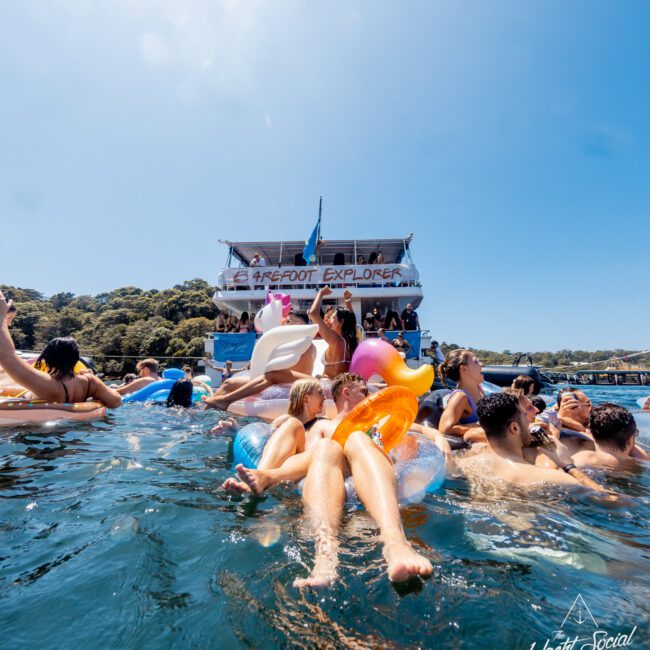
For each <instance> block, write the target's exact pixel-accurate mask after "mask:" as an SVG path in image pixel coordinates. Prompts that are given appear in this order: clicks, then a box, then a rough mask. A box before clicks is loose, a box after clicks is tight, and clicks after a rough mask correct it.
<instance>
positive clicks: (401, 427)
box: [332, 386, 418, 452]
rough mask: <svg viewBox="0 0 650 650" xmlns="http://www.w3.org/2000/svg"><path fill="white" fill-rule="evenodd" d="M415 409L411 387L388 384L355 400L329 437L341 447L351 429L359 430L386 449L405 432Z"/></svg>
mask: <svg viewBox="0 0 650 650" xmlns="http://www.w3.org/2000/svg"><path fill="white" fill-rule="evenodd" d="M417 412H418V400H417V397H415V395H414V393H413V392H412V391H410V390H409V389H408V388H404V387H403V386H389V387H388V388H384V389H383V390H380V391H379V392H378V393H374V394H373V395H370V396H369V397H366V399H364V400H363V402H361V403H360V404H357V405H356V406H355V407H354V408H353V409H352V410H351V411H350V412H349V413H348V414H347V415H346V416H345V418H344V419H343V421H342V422H341V423H340V424H339V426H338V427H336V431H334V435H333V436H332V440H335V441H336V442H338V443H339V444H340V445H341V447H345V443H346V441H347V439H348V437H349V436H350V434H351V433H353V432H354V431H363V432H364V433H367V434H368V435H370V436H371V438H372V439H373V442H375V443H376V444H377V445H378V446H379V447H380V448H381V449H382V450H383V451H384V452H388V451H390V450H391V449H392V448H393V447H395V445H397V444H399V442H400V440H401V439H402V438H403V437H404V436H405V435H406V432H407V431H408V430H409V427H410V426H411V425H412V424H413V422H414V421H415V416H416V415H417ZM386 416H388V420H387V421H386V422H385V423H384V424H382V425H381V428H380V429H378V430H375V431H372V429H373V427H374V426H375V425H377V424H378V423H379V422H381V421H382V420H383V419H384V418H385V417H386Z"/></svg>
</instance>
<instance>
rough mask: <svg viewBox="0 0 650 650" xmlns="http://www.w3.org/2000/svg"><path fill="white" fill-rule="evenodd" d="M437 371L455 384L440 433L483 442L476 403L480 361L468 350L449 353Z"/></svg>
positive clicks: (483, 437) (442, 419) (478, 396)
mask: <svg viewBox="0 0 650 650" xmlns="http://www.w3.org/2000/svg"><path fill="white" fill-rule="evenodd" d="M440 371H441V372H442V375H443V377H444V378H445V379H451V380H452V381H455V382H457V385H456V388H455V390H453V391H452V393H451V396H450V397H449V401H448V402H447V406H446V407H445V410H444V411H443V413H442V417H441V418H440V425H439V426H440V431H441V432H442V433H444V434H447V435H452V436H458V437H462V438H464V439H465V441H466V442H485V440H486V437H485V432H484V431H483V429H482V428H481V427H480V425H479V423H478V415H477V413H476V404H477V402H478V401H479V400H480V399H481V398H482V397H483V389H482V388H481V382H482V381H483V373H482V372H481V362H480V361H479V360H478V359H477V358H476V356H475V355H474V353H472V352H471V351H470V350H464V349H457V350H452V351H451V352H449V353H448V354H447V356H446V357H445V361H444V363H443V364H442V366H441V368H440Z"/></svg>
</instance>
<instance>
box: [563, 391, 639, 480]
mask: <svg viewBox="0 0 650 650" xmlns="http://www.w3.org/2000/svg"><path fill="white" fill-rule="evenodd" d="M589 429H590V430H591V434H592V435H593V437H594V441H595V445H596V448H595V449H594V450H593V451H590V450H583V451H579V452H577V453H576V454H574V455H573V462H574V463H575V464H576V465H577V466H578V467H601V468H603V469H613V470H630V469H635V468H636V467H638V461H639V460H648V455H647V454H645V458H644V457H642V456H641V457H639V454H638V453H636V452H635V443H636V437H637V436H638V435H639V430H638V428H637V426H636V422H635V421H634V416H633V415H632V413H630V411H628V410H627V409H626V408H623V407H622V406H618V405H617V404H612V403H611V402H606V403H604V404H599V405H598V406H596V407H595V408H594V409H593V410H592V411H591V415H590V416H589Z"/></svg>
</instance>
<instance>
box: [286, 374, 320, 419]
mask: <svg viewBox="0 0 650 650" xmlns="http://www.w3.org/2000/svg"><path fill="white" fill-rule="evenodd" d="M317 388H320V381H318V379H311V378H308V379H298V380H297V381H294V382H293V385H292V386H291V390H290V391H289V410H288V411H287V412H288V413H289V415H293V416H294V417H298V416H299V415H302V408H303V406H304V401H305V397H306V396H307V395H308V394H309V393H311V391H313V390H316V389H317Z"/></svg>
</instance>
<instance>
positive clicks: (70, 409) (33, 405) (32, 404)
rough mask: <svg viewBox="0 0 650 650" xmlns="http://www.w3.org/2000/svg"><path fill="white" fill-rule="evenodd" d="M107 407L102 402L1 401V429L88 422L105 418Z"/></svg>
mask: <svg viewBox="0 0 650 650" xmlns="http://www.w3.org/2000/svg"><path fill="white" fill-rule="evenodd" d="M105 415H106V407H105V406H104V405H103V404H102V403H101V402H94V401H93V402H75V403H72V404H64V403H62V402H46V401H45V400H29V399H20V398H18V399H13V398H9V399H1V398H0V427H8V426H15V425H18V424H27V423H36V424H39V423H44V422H53V421H56V420H73V421H77V422H79V421H86V420H96V419H98V418H103V417H104V416H105Z"/></svg>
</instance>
